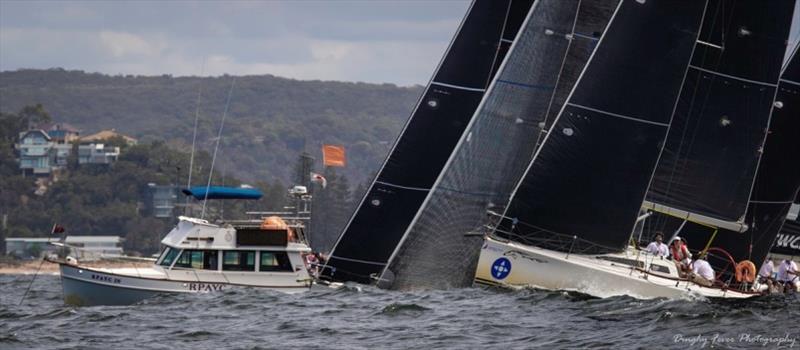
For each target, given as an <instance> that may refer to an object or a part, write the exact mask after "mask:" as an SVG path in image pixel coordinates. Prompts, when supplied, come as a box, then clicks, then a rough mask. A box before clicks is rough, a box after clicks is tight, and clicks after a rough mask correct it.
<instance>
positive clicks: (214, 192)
mask: <svg viewBox="0 0 800 350" xmlns="http://www.w3.org/2000/svg"><path fill="white" fill-rule="evenodd" d="M181 192H183V194H185V195H187V196H192V197H194V198H196V199H198V200H205V199H260V198H261V197H262V196H263V195H264V194H263V193H261V191H259V190H258V189H257V188H252V187H223V186H211V187H206V186H194V187H189V188H186V189H183V190H181Z"/></svg>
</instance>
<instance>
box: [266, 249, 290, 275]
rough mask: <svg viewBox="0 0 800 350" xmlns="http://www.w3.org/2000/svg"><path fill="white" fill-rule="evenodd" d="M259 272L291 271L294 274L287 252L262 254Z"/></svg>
mask: <svg viewBox="0 0 800 350" xmlns="http://www.w3.org/2000/svg"><path fill="white" fill-rule="evenodd" d="M258 268H259V271H289V272H294V269H292V264H291V262H289V255H288V254H286V252H261V264H259V266H258Z"/></svg>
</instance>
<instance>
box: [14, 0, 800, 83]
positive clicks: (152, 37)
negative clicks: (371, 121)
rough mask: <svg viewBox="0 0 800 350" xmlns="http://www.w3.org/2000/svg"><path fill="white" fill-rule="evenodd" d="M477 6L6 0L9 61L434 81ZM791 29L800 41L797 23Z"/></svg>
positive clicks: (154, 71) (439, 0)
mask: <svg viewBox="0 0 800 350" xmlns="http://www.w3.org/2000/svg"><path fill="white" fill-rule="evenodd" d="M468 6H469V1H468V0H416V1H414V0H406V1H387V0H382V1H366V0H363V1H341V0H340V1H309V0H306V1H230V0H228V1H169V2H164V1H142V0H137V1H127V2H124V1H17V0H0V70H15V69H19V68H52V67H62V68H66V69H80V70H84V71H89V72H101V73H107V74H143V75H159V74H172V75H176V76H177V75H221V74H225V73H227V74H232V75H241V74H273V75H278V76H283V77H290V78H297V79H321V80H345V81H365V82H373V83H383V82H389V83H395V84H399V85H411V84H425V83H426V82H427V81H428V79H429V78H430V76H431V74H432V72H433V70H434V69H435V68H436V65H437V63H438V62H439V59H440V58H441V56H442V54H443V52H444V50H445V49H446V47H447V44H448V43H449V41H450V38H451V37H452V36H453V33H454V32H455V30H456V29H457V27H458V24H459V22H460V21H461V18H462V17H463V16H464V13H465V12H466V10H467V7H468ZM795 18H798V11H795ZM796 22H797V21H796ZM793 32H794V35H793V39H794V40H796V38H797V33H798V28H794V29H793ZM203 62H205V64H204V63H203Z"/></svg>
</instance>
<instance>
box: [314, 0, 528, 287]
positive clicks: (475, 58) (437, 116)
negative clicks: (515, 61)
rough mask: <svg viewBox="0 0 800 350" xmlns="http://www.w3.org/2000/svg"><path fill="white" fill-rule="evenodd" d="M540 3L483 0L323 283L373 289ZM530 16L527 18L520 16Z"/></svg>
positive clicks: (366, 198) (344, 235) (330, 263)
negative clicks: (524, 22)
mask: <svg viewBox="0 0 800 350" xmlns="http://www.w3.org/2000/svg"><path fill="white" fill-rule="evenodd" d="M532 1H533V0H475V1H474V2H473V3H472V5H471V6H470V9H469V10H468V12H467V15H466V16H465V18H464V20H463V22H462V23H461V27H460V28H459V30H458V32H457V33H456V36H455V37H454V39H453V41H452V42H451V43H450V47H449V48H448V50H447V52H446V53H445V56H444V58H443V59H442V61H441V62H440V64H439V67H438V69H437V71H436V73H435V74H434V76H433V78H432V80H431V82H430V83H429V85H428V87H427V89H426V90H425V92H424V93H423V95H422V97H421V99H420V101H419V102H418V104H417V107H416V109H415V110H414V112H413V113H412V115H411V117H410V119H409V120H408V122H407V123H406V125H405V127H404V129H403V132H402V133H401V135H400V137H399V138H398V140H397V141H396V143H395V145H394V148H393V149H392V151H391V152H390V155H389V157H388V159H387V160H386V162H385V163H384V165H383V168H382V169H381V170H380V172H379V173H378V175H377V177H376V179H375V181H374V182H373V183H372V185H371V186H370V188H369V189H368V191H367V193H366V195H365V196H364V198H363V199H362V201H361V203H360V204H359V206H358V208H357V209H356V212H355V213H354V215H353V217H352V218H351V219H350V222H349V223H348V225H347V226H346V227H345V230H344V232H343V233H342V235H341V236H340V237H339V240H338V241H337V243H336V245H335V246H334V248H333V251H332V252H331V256H330V257H329V260H328V262H327V265H326V268H325V269H323V277H324V278H329V279H332V280H339V281H355V282H360V283H370V282H373V281H374V280H373V278H374V277H376V276H377V275H378V274H379V273H380V272H381V271H382V270H383V268H384V266H385V265H386V263H387V261H388V260H389V257H390V255H391V254H392V252H393V251H394V249H395V247H396V246H397V244H398V242H399V241H400V239H401V237H402V235H403V233H404V232H405V230H406V228H407V227H408V224H409V223H410V222H411V220H412V218H413V217H414V215H415V214H416V213H417V210H418V209H419V207H420V205H421V204H422V202H423V200H424V199H425V197H426V196H427V194H428V192H429V191H430V189H431V187H432V186H433V183H434V181H435V180H436V178H437V177H438V176H439V173H440V172H441V170H442V168H443V167H444V164H445V162H446V161H447V159H448V157H449V156H450V154H451V153H452V151H453V147H455V144H456V142H458V140H459V138H460V137H461V135H462V134H463V132H464V129H465V128H466V126H467V123H468V122H469V120H470V118H471V117H472V115H473V113H474V112H475V109H476V108H477V106H478V104H479V103H480V101H481V99H482V97H483V94H484V92H485V89H486V87H487V86H488V84H489V82H490V81H491V80H492V74H493V73H494V72H495V71H496V68H497V67H498V65H499V63H498V62H500V61H502V60H503V58H504V57H503V56H504V54H505V52H507V50H508V47H509V45H510V44H511V43H512V42H513V40H514V38H515V37H516V33H517V31H518V30H519V27H520V25H521V22H522V20H523V19H524V17H525V15H524V14H527V13H528V10H529V8H530V6H531V3H532ZM520 13H522V14H523V15H520Z"/></svg>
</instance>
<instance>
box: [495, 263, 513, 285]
mask: <svg viewBox="0 0 800 350" xmlns="http://www.w3.org/2000/svg"><path fill="white" fill-rule="evenodd" d="M509 273H511V261H510V260H508V259H506V258H498V259H497V260H495V261H494V263H492V277H494V278H496V279H499V280H501V279H504V278H506V277H508V274H509Z"/></svg>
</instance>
